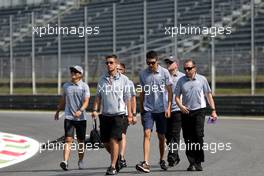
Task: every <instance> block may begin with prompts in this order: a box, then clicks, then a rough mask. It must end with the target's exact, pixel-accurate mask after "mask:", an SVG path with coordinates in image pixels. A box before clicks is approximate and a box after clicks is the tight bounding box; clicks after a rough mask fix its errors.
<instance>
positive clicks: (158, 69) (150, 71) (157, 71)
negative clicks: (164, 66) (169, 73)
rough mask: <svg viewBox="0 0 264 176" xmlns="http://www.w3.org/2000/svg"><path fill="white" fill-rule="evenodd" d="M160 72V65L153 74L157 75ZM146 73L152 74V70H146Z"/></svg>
mask: <svg viewBox="0 0 264 176" xmlns="http://www.w3.org/2000/svg"><path fill="white" fill-rule="evenodd" d="M160 70H161V67H160V65H158V68H157V70H156V71H155V72H154V73H159V72H160ZM147 71H148V72H149V73H153V72H152V70H150V68H149V67H148V68H147Z"/></svg>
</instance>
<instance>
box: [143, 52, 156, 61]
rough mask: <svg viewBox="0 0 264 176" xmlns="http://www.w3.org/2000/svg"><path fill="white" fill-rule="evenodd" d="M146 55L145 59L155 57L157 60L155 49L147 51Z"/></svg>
mask: <svg viewBox="0 0 264 176" xmlns="http://www.w3.org/2000/svg"><path fill="white" fill-rule="evenodd" d="M146 57H147V60H149V59H156V60H158V54H157V52H156V51H149V52H147V54H146Z"/></svg>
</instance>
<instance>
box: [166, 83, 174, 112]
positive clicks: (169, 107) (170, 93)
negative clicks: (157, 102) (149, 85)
mask: <svg viewBox="0 0 264 176" xmlns="http://www.w3.org/2000/svg"><path fill="white" fill-rule="evenodd" d="M165 87H166V90H167V92H168V109H167V111H166V113H165V116H166V117H170V115H171V104H172V97H173V95H172V87H171V85H166V86H165Z"/></svg>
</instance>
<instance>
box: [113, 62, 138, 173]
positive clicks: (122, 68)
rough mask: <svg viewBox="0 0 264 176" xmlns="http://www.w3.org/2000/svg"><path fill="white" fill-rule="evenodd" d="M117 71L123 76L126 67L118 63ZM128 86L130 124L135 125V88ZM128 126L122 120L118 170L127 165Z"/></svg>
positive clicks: (130, 83)
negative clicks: (130, 113)
mask: <svg viewBox="0 0 264 176" xmlns="http://www.w3.org/2000/svg"><path fill="white" fill-rule="evenodd" d="M117 70H118V72H119V73H121V74H125V73H126V66H125V64H124V63H119V64H118V65H117ZM129 85H130V96H131V99H130V100H131V111H132V115H133V119H132V124H133V125H134V124H136V123H137V117H136V116H137V113H136V105H137V102H136V90H135V86H134V83H133V82H132V81H131V80H129ZM126 118H127V113H126ZM128 126H129V124H128V121H127V120H124V123H123V129H122V141H120V143H119V148H120V155H119V160H120V169H121V168H123V167H127V163H126V160H125V153H126V133H127V128H128Z"/></svg>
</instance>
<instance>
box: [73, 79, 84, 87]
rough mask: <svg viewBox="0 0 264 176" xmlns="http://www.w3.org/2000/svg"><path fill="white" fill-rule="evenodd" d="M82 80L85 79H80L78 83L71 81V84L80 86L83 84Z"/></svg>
mask: <svg viewBox="0 0 264 176" xmlns="http://www.w3.org/2000/svg"><path fill="white" fill-rule="evenodd" d="M82 82H83V81H82V80H80V81H78V82H77V83H74V82H71V84H73V85H77V86H79V85H81V84H82Z"/></svg>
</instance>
